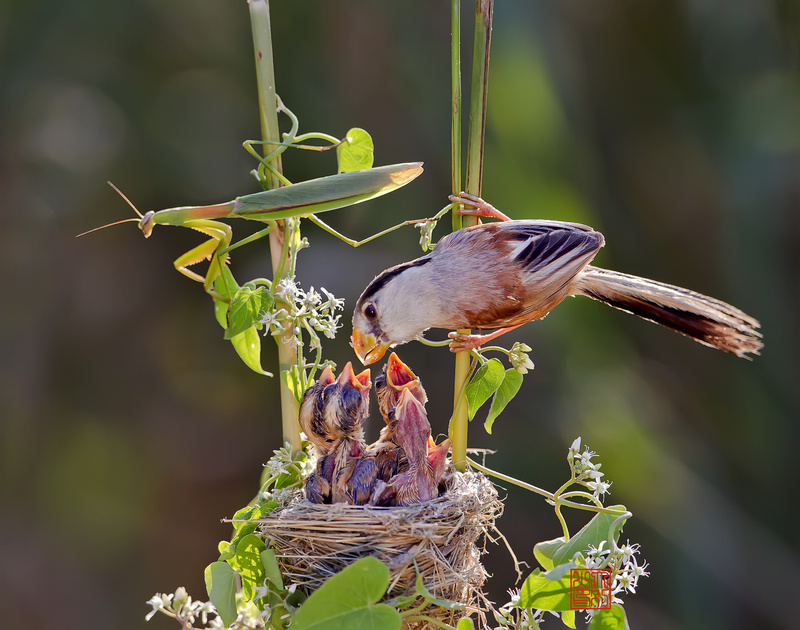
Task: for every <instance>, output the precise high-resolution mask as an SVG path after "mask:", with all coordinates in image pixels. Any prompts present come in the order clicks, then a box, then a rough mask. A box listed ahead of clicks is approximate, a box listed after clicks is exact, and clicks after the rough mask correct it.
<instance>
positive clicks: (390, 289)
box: [350, 256, 436, 365]
mask: <svg viewBox="0 0 800 630" xmlns="http://www.w3.org/2000/svg"><path fill="white" fill-rule="evenodd" d="M430 262H431V258H430V256H423V257H422V258H417V259H416V260H412V261H411V262H407V263H403V264H402V265H397V266H395V267H391V268H390V269H387V270H386V271H383V272H382V273H380V274H378V275H377V276H376V277H375V279H374V280H373V281H372V282H370V283H369V285H367V288H366V289H364V292H363V293H362V294H361V297H359V298H358V301H357V302H356V308H355V310H354V311H353V335H352V337H350V345H351V346H352V347H353V350H355V352H356V356H357V357H358V358H359V360H360V361H361V362H362V363H363V364H364V365H369V364H370V363H375V361H378V360H379V359H380V358H381V357H383V355H384V354H385V353H386V351H387V350H388V349H389V348H390V347H392V346H395V345H397V344H401V343H405V342H407V341H411V340H412V339H414V338H415V337H417V336H418V335H419V334H421V333H422V332H423V331H424V330H425V329H426V328H429V327H430V326H431V325H432V322H431V314H430V312H429V311H430V310H431V308H433V307H434V306H435V298H436V287H435V286H433V285H432V283H431V282H430V277H429V275H430V273H431V265H429V264H428V263H430Z"/></svg>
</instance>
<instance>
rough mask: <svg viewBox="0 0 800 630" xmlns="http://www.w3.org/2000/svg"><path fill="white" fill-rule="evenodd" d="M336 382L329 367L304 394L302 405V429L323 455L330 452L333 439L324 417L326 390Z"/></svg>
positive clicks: (300, 417)
mask: <svg viewBox="0 0 800 630" xmlns="http://www.w3.org/2000/svg"><path fill="white" fill-rule="evenodd" d="M335 382H336V377H335V376H334V375H333V370H332V369H331V367H330V365H328V366H327V367H326V368H325V369H324V370H323V371H322V374H320V377H319V378H318V379H317V382H316V383H314V384H313V385H312V386H311V387H309V388H308V389H307V390H306V391H305V394H303V402H302V403H301V404H300V414H299V419H300V428H302V429H303V432H304V433H305V434H306V437H308V439H309V441H310V442H311V443H312V444H314V446H316V447H317V453H318V454H319V455H322V454H324V453H327V452H328V449H329V448H330V446H331V444H332V443H333V439H332V438H331V437H330V435H328V427H327V426H326V424H325V418H324V416H323V408H324V396H323V393H324V391H325V388H326V387H328V385H330V384H331V383H335Z"/></svg>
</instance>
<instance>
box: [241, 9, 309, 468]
mask: <svg viewBox="0 0 800 630" xmlns="http://www.w3.org/2000/svg"><path fill="white" fill-rule="evenodd" d="M249 6H250V21H251V23H252V27H253V44H254V46H255V62H256V77H257V81H258V105H259V112H260V116H261V136H262V140H263V141H264V142H267V143H280V141H281V138H280V130H279V128H278V99H277V95H276V91H275V69H274V66H273V61H272V28H271V23H270V15H269V2H268V0H249ZM272 167H273V168H274V169H275V171H277V172H278V173H280V172H281V171H282V167H281V159H280V155H276V156H275V158H274V159H273V161H272ZM265 183H266V185H267V187H268V188H277V187H278V186H280V185H281V182H280V180H279V179H278V177H277V176H275V175H274V174H272V173H270V172H267V174H266V182H265ZM299 225H300V222H299V221H277V226H276V228H275V229H274V230H272V232H270V234H269V245H270V254H271V258H272V270H273V286H276V285H277V283H278V282H279V281H280V279H281V278H282V277H287V276H288V274H289V273H290V268H291V264H286V263H287V260H286V256H287V249H288V250H289V252H288V254H289V255H291V249H292V248H291V247H289V248H287V247H286V244H287V242H288V243H289V244H290V245H291V243H292V241H298V240H299V238H300V228H299ZM287 228H288V229H287ZM286 328H288V330H287V333H286V335H284V336H278V337H276V338H275V341H276V343H277V346H278V363H279V366H280V372H281V373H282V372H283V371H284V370H289V369H291V368H292V366H293V365H296V364H297V350H296V348H295V347H294V346H292V344H290V343H287V341H288V339H290V338H291V335H292V331H291V328H289V326H286ZM279 387H280V397H281V428H282V431H283V440H284V442H287V443H288V444H289V445H290V447H291V450H292V453H296V452H298V451H299V450H300V449H301V448H302V444H301V441H300V427H299V425H298V423H297V414H298V404H297V399H296V398H295V397H294V394H293V393H292V391H291V390H290V389H289V388H288V387H287V386H286V384H285V383H284V382H283V380H282V379H279Z"/></svg>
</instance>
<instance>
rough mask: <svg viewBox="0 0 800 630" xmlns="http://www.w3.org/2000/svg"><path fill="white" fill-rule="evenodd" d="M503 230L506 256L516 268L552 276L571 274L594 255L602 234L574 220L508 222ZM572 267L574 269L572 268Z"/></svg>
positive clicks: (529, 272)
mask: <svg viewBox="0 0 800 630" xmlns="http://www.w3.org/2000/svg"><path fill="white" fill-rule="evenodd" d="M501 225H503V226H508V227H507V228H506V229H504V230H502V235H503V236H504V237H505V241H506V251H507V255H508V257H509V258H510V259H511V260H512V261H513V262H514V264H515V265H516V266H517V268H518V269H520V270H521V271H522V272H523V273H524V274H526V275H527V276H529V278H528V279H527V280H526V282H531V281H535V278H530V276H534V277H539V278H552V277H554V276H559V275H562V273H563V272H564V271H566V272H567V274H568V275H570V274H571V275H570V277H569V278H568V279H567V280H569V279H571V277H572V276H573V275H574V274H575V273H577V272H578V271H580V269H582V268H583V267H584V266H585V265H586V264H588V263H589V261H591V259H592V258H594V256H595V254H596V253H597V251H598V250H599V249H600V248H601V247H602V246H603V235H602V234H600V233H599V232H595V231H594V230H592V229H591V228H587V227H586V226H583V225H579V224H576V223H559V222H552V223H551V222H538V221H537V222H527V221H525V222H523V221H520V222H513V223H512V222H508V223H504V224H501ZM573 269H574V272H573V271H572V270H573Z"/></svg>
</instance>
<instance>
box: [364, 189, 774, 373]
mask: <svg viewBox="0 0 800 630" xmlns="http://www.w3.org/2000/svg"><path fill="white" fill-rule="evenodd" d="M455 199H459V200H462V201H464V202H468V203H469V202H470V200H469V199H462V198H455ZM478 202H480V204H483V206H480V208H481V210H484V209H485V208H489V209H491V210H493V208H491V206H488V204H484V203H483V202H481V201H480V200H477V201H473V202H472V203H473V205H474V206H476V207H477V206H478ZM603 245H604V239H603V236H602V234H600V233H599V232H596V231H594V230H593V229H592V228H590V227H588V226H585V225H581V224H577V223H565V222H560V221H504V222H499V223H486V224H483V225H477V226H474V227H469V228H464V229H462V230H459V231H457V232H454V233H452V234H448V235H447V236H445V237H444V238H442V239H441V240H440V241H439V242H438V243H437V245H436V248H435V249H434V250H433V251H432V252H431V253H429V254H427V255H426V256H422V257H421V258H417V259H416V260H412V261H410V262H407V263H403V264H401V265H397V266H395V267H392V268H390V269H387V270H386V271H384V272H382V273H381V274H379V275H378V276H377V277H376V278H375V279H374V280H373V281H372V282H371V283H370V284H369V285H368V286H367V288H366V289H365V290H364V292H363V293H362V295H361V297H360V298H359V299H358V302H357V303H356V307H355V312H354V314H353V336H352V339H351V345H352V346H353V348H354V349H355V351H356V354H357V355H358V357H359V359H361V361H362V362H363V363H364V364H369V363H373V362H374V361H377V360H378V359H380V358H381V357H382V356H383V354H384V353H385V352H386V350H387V349H388V348H389V347H391V346H394V345H397V344H402V343H405V342H407V341H411V340H412V339H414V338H416V337H417V336H419V335H420V334H422V333H423V332H424V331H425V330H427V329H428V328H448V329H451V330H456V329H463V328H469V329H483V330H496V329H506V328H511V327H515V326H518V325H521V324H524V323H526V322H529V321H533V320H536V319H541V318H542V317H544V316H545V315H547V314H548V313H549V312H550V311H551V310H552V309H553V308H555V307H556V306H557V305H558V304H559V303H560V302H561V301H562V300H563V299H564V298H565V297H567V296H569V295H585V296H588V297H591V298H593V299H595V300H599V301H601V302H604V303H605V304H608V305H609V306H613V307H614V308H618V309H621V310H625V311H628V312H630V313H633V314H635V315H638V316H640V317H643V318H644V319H648V320H650V321H653V322H655V323H657V324H661V325H662V326H666V327H668V328H672V329H673V330H676V331H677V332H680V333H682V334H684V335H687V336H689V337H692V338H693V339H695V340H696V341H699V342H700V343H702V344H705V345H707V346H711V347H714V348H719V349H720V350H725V351H727V352H732V353H734V354H736V355H737V356H740V357H742V356H746V355H747V353H754V354H757V353H758V350H759V349H760V348H761V346H762V344H761V341H760V337H761V335H760V334H759V333H758V332H757V330H756V329H757V328H758V327H759V323H758V321H756V320H755V319H753V318H752V317H750V316H748V315H747V314H745V313H743V312H742V311H740V310H739V309H737V308H735V307H733V306H731V305H729V304H726V303H725V302H721V301H719V300H716V299H714V298H710V297H707V296H705V295H702V294H700V293H696V292H694V291H690V290H688V289H683V288H680V287H675V286H672V285H668V284H664V283H661V282H656V281H654V280H647V279H645V278H639V277H636V276H631V275H628V274H623V273H618V272H615V271H608V270H605V269H599V268H597V267H592V266H590V265H589V263H590V262H591V261H592V259H593V258H594V257H595V255H596V254H597V252H598V251H599V250H600V248H601V247H603ZM476 345H477V344H476ZM468 347H469V346H468ZM472 347H474V345H473V346H472Z"/></svg>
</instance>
